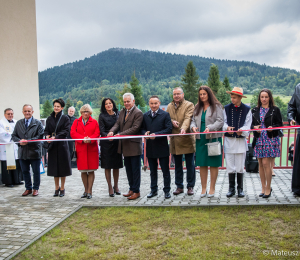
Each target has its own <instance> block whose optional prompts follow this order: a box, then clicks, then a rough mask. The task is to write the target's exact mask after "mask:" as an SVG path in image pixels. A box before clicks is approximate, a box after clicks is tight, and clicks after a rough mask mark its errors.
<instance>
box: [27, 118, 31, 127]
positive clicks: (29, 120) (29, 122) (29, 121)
mask: <svg viewBox="0 0 300 260" xmlns="http://www.w3.org/2000/svg"><path fill="white" fill-rule="evenodd" d="M26 120H28V126H29V125H30V124H31V121H32V117H30V118H29V119H26V118H25V127H26Z"/></svg>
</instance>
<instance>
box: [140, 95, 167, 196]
mask: <svg viewBox="0 0 300 260" xmlns="http://www.w3.org/2000/svg"><path fill="white" fill-rule="evenodd" d="M149 106H150V109H151V110H150V111H148V112H146V113H145V114H144V120H143V124H142V129H141V132H142V134H144V135H146V136H149V135H150V136H151V135H159V134H171V133H172V122H171V118H170V115H169V113H167V112H165V111H163V110H162V109H160V108H159V106H160V100H159V97H158V96H152V97H151V98H150V100H149ZM145 139H146V156H147V158H148V162H149V166H150V176H151V192H150V193H149V194H148V196H147V197H148V198H152V197H154V196H157V188H158V187H157V166H158V163H157V159H159V163H160V167H161V170H162V172H163V177H164V189H163V190H164V192H165V198H166V199H169V198H171V195H170V189H171V187H170V184H171V177H170V169H169V155H170V152H169V145H168V138H167V137H166V136H165V137H156V138H155V137H145Z"/></svg>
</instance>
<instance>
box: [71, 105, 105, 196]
mask: <svg viewBox="0 0 300 260" xmlns="http://www.w3.org/2000/svg"><path fill="white" fill-rule="evenodd" d="M80 113H81V117H79V118H78V119H76V120H75V121H74V123H73V125H72V128H71V137H72V138H73V139H85V140H81V141H75V147H76V153H77V167H78V170H79V171H80V172H81V179H82V182H83V185H84V189H85V191H84V193H83V195H82V196H81V198H87V199H91V198H92V187H93V183H94V180H95V173H94V172H95V171H96V170H97V169H98V168H99V150H98V141H97V140H90V139H91V138H98V137H99V136H100V130H99V125H98V122H97V120H95V119H93V118H92V117H91V114H92V113H93V110H92V108H91V106H90V105H88V104H85V105H83V106H82V107H81V108H80Z"/></svg>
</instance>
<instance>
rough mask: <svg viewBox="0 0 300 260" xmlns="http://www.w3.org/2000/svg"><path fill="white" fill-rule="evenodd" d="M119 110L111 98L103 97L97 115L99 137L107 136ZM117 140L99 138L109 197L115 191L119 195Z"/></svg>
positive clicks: (120, 159)
mask: <svg viewBox="0 0 300 260" xmlns="http://www.w3.org/2000/svg"><path fill="white" fill-rule="evenodd" d="M118 117H119V112H118V109H117V107H116V104H115V102H114V101H113V100H112V99H111V98H105V99H104V100H103V102H102V105H101V114H100V115H99V127H100V134H101V137H103V136H107V134H108V132H109V130H110V129H111V128H112V127H113V126H114V124H115V123H116V121H117V120H118ZM118 144H119V140H113V141H109V140H101V141H100V146H101V168H103V169H105V177H106V181H107V184H108V192H109V196H110V197H114V196H115V193H116V194H117V195H121V193H120V190H119V188H118V180H119V169H120V168H123V161H122V155H121V154H119V153H118ZM111 169H113V177H114V186H112V184H111Z"/></svg>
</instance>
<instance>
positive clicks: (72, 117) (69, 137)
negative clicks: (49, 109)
mask: <svg viewBox="0 0 300 260" xmlns="http://www.w3.org/2000/svg"><path fill="white" fill-rule="evenodd" d="M67 117H68V118H69V119H70V129H69V133H68V136H67V138H68V139H72V137H71V135H70V132H71V127H72V125H73V123H74V121H75V119H77V117H75V116H69V115H67Z"/></svg>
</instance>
